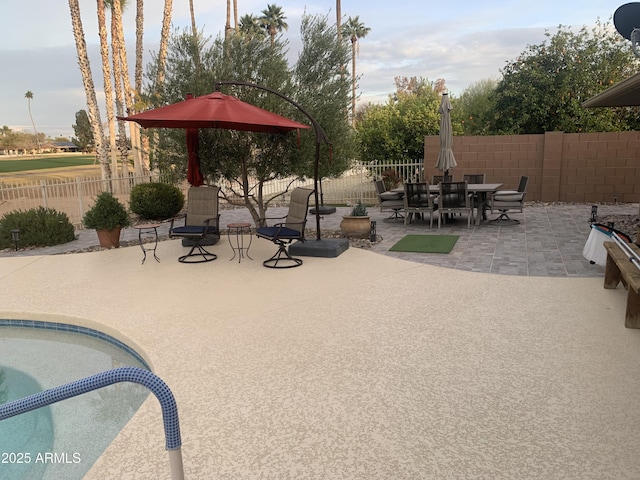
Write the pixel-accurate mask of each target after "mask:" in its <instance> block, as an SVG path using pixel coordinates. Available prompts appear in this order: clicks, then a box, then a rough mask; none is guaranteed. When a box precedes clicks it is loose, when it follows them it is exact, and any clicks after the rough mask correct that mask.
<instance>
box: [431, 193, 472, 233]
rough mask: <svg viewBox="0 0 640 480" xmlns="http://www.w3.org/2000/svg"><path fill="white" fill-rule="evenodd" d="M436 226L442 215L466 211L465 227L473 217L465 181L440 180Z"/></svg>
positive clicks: (469, 224)
mask: <svg viewBox="0 0 640 480" xmlns="http://www.w3.org/2000/svg"><path fill="white" fill-rule="evenodd" d="M438 212H439V215H438V228H440V224H441V221H442V217H443V215H447V214H454V213H464V212H467V228H469V226H471V220H472V219H473V203H472V201H471V195H470V194H469V191H468V189H467V182H440V195H439V196H438Z"/></svg>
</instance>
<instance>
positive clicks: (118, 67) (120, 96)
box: [111, 0, 129, 174]
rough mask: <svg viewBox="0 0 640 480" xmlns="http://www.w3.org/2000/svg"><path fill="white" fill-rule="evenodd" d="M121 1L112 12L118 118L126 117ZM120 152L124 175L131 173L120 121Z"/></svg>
mask: <svg viewBox="0 0 640 480" xmlns="http://www.w3.org/2000/svg"><path fill="white" fill-rule="evenodd" d="M119 9H120V0H116V1H115V2H113V5H112V10H111V56H112V60H113V78H114V79H115V83H114V91H115V93H116V113H117V115H118V117H124V116H125V112H124V104H125V98H124V92H123V87H122V65H121V62H122V56H121V55H120V43H119V41H118V14H117V13H116V10H118V11H119ZM118 150H119V151H120V160H121V161H122V172H123V174H128V173H129V148H128V146H127V130H126V127H125V123H124V121H122V120H118Z"/></svg>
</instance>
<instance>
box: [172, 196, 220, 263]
mask: <svg viewBox="0 0 640 480" xmlns="http://www.w3.org/2000/svg"><path fill="white" fill-rule="evenodd" d="M219 191H220V188H219V187H215V186H214V187H191V188H189V191H188V192H187V214H186V216H185V220H184V225H183V226H181V227H176V226H174V222H175V219H171V225H170V226H169V237H171V238H175V237H178V238H182V239H185V240H189V241H190V242H191V250H189V253H187V254H186V255H182V256H181V257H179V258H178V261H179V262H182V263H203V262H211V261H212V260H215V259H216V258H217V256H216V255H215V254H213V253H211V252H208V251H207V250H206V249H205V248H204V247H203V246H202V244H203V243H204V242H205V240H206V239H207V238H208V237H211V236H214V237H217V239H219V238H220V214H219V213H218V192H219ZM217 239H216V240H217Z"/></svg>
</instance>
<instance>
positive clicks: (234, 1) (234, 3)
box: [233, 0, 238, 30]
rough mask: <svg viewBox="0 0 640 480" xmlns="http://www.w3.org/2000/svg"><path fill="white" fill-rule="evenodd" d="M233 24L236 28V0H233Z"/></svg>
mask: <svg viewBox="0 0 640 480" xmlns="http://www.w3.org/2000/svg"><path fill="white" fill-rule="evenodd" d="M233 24H234V26H235V27H234V28H235V29H236V30H238V0H233Z"/></svg>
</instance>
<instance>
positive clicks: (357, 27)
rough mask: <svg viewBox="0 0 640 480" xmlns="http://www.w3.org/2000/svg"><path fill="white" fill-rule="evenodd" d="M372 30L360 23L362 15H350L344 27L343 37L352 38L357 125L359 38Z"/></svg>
mask: <svg viewBox="0 0 640 480" xmlns="http://www.w3.org/2000/svg"><path fill="white" fill-rule="evenodd" d="M370 31H371V29H370V28H369V27H365V26H364V24H363V23H360V16H359V15H357V16H356V17H355V18H351V17H349V19H348V20H347V23H346V24H345V25H344V28H343V29H342V36H343V38H348V39H349V40H351V124H352V125H355V122H356V83H357V77H356V57H357V56H358V52H359V50H360V48H359V45H358V39H360V38H364V37H366V36H367V34H368V33H369V32H370Z"/></svg>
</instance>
